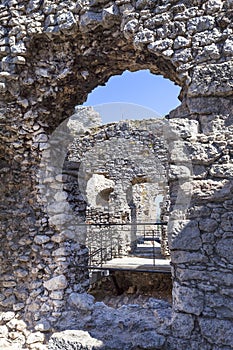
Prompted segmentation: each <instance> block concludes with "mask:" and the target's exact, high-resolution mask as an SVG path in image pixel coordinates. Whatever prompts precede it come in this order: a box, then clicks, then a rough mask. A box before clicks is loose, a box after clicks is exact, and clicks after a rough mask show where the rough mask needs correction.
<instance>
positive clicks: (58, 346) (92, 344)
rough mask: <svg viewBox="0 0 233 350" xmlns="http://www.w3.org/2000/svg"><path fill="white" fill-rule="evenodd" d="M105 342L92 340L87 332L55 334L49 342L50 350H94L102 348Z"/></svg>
mask: <svg viewBox="0 0 233 350" xmlns="http://www.w3.org/2000/svg"><path fill="white" fill-rule="evenodd" d="M102 346H103V342H102V341H100V340H97V339H95V338H92V337H91V336H90V334H89V333H88V332H85V331H75V330H73V331H70V330H67V331H64V332H60V333H54V334H53V335H52V337H51V338H50V340H49V345H48V349H49V350H73V349H76V350H84V349H86V350H92V349H93V350H94V349H98V348H101V347H102Z"/></svg>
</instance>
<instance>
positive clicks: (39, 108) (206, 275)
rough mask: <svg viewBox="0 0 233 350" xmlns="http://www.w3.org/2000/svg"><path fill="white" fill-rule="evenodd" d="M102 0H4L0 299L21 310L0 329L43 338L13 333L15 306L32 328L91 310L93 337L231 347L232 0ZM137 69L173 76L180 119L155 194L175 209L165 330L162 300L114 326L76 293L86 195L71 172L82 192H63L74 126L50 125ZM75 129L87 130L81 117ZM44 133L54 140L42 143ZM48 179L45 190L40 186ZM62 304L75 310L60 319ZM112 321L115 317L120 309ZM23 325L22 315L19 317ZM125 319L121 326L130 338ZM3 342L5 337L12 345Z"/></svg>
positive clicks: (80, 282) (85, 324)
mask: <svg viewBox="0 0 233 350" xmlns="http://www.w3.org/2000/svg"><path fill="white" fill-rule="evenodd" d="M5 5H7V6H5ZM24 5H25V6H24ZM109 5H110V4H109V3H106V2H105V1H90V2H82V1H81V2H80V1H79V2H72V1H70V2H69V3H68V2H63V1H62V2H59V4H57V3H54V4H51V6H50V5H49V4H48V3H47V2H43V1H39V2H33V1H30V2H28V4H17V2H12V1H4V5H3V7H4V14H3V16H4V20H3V24H2V27H3V28H2V29H1V33H2V34H3V35H4V38H3V41H2V43H3V45H2V46H1V52H0V55H1V69H2V72H1V77H0V78H1V83H0V88H1V92H2V95H1V113H2V111H3V118H2V117H1V141H2V143H1V151H2V150H3V152H4V153H5V157H4V159H6V163H5V162H4V167H3V168H2V169H4V170H3V174H7V177H6V176H5V175H2V174H1V176H2V177H3V179H4V181H3V183H2V184H1V187H2V188H1V201H2V202H1V208H3V221H2V222H1V230H2V232H4V234H3V235H2V237H1V246H2V248H1V253H0V258H1V266H3V271H2V272H3V273H2V274H1V279H2V280H1V282H2V283H1V294H0V303H1V309H2V310H4V311H12V310H13V311H14V314H12V313H11V314H10V315H9V314H7V315H5V316H6V317H11V316H12V317H14V316H13V315H16V317H15V319H13V321H12V322H10V323H9V322H7V326H6V327H8V330H6V329H5V328H4V332H5V330H6V332H7V333H9V337H8V339H10V337H15V336H16V337H18V338H19V342H21V341H23V342H24V343H28V344H29V343H30V342H33V341H35V340H38V339H39V342H43V341H44V339H46V336H44V334H40V333H39V334H38V333H36V335H35V334H34V335H33V336H31V334H30V335H29V336H28V337H29V339H27V340H28V341H27V342H26V339H25V334H26V335H27V334H29V333H28V332H27V331H24V330H23V336H22V334H20V335H19V336H18V335H17V333H16V332H14V335H13V334H12V327H15V326H14V325H15V320H16V322H18V320H20V319H21V318H23V319H24V320H26V321H27V322H28V325H29V328H30V329H36V330H42V332H44V331H45V332H52V331H54V329H60V328H59V327H62V326H61V325H65V326H64V327H68V328H71V327H76V326H77V325H78V326H77V327H82V329H90V327H92V324H91V321H90V318H89V316H90V314H92V315H93V318H95V316H96V320H97V322H96V324H97V323H98V325H100V326H99V328H98V327H97V328H98V329H97V331H96V329H95V330H93V328H92V331H93V332H92V335H93V336H94V337H96V338H98V337H99V336H100V334H102V333H101V332H102V330H103V327H105V325H106V327H105V330H106V332H105V334H104V335H103V334H102V335H101V337H100V338H101V340H103V342H104V346H106V348H111V347H110V346H108V345H109V342H110V340H109V339H110V338H111V339H112V338H113V336H114V337H115V338H114V339H113V340H114V341H115V344H118V345H119V348H121V349H122V348H126V349H130V348H132V349H135V348H146V347H148V348H159V347H160V348H162V347H164V348H166V347H167V348H171V349H181V348H185V349H188V348H190V346H191V347H195V348H200V349H202V348H203V349H204V348H206V349H215V348H216V349H217V348H218V349H224V350H225V349H226V348H228V347H232V329H233V327H232V320H231V318H230V317H231V315H232V306H231V305H232V303H231V299H230V297H231V294H230V292H231V290H230V289H231V287H232V268H231V266H230V265H229V264H228V261H230V259H231V255H230V254H231V251H229V250H226V249H224V247H225V245H228V246H229V242H230V241H231V237H229V235H230V234H229V232H231V220H230V214H229V213H228V212H227V211H228V210H229V208H231V204H232V203H231V202H230V201H231V200H232V198H231V197H232V181H231V180H230V181H229V178H230V179H231V175H232V174H231V171H229V169H231V163H230V159H231V158H232V154H231V152H230V150H231V144H232V140H231V138H230V137H231V135H232V133H231V129H230V127H231V126H230V124H231V119H230V115H229V111H230V110H231V106H232V101H231V94H232V87H231V82H230V77H231V75H230V74H229V76H228V75H227V74H226V72H228V71H230V70H231V69H232V67H231V61H230V58H231V51H232V50H231V40H230V36H229V35H230V34H229V33H231V28H230V26H231V21H230V20H229V18H230V10H231V9H230V8H231V4H230V1H225V2H224V1H215V2H211V1H207V2H204V1H203V3H202V2H201V1H194V2H188V1H184V2H183V3H179V4H176V3H175V4H174V3H173V2H166V3H165V2H163V4H162V2H157V1H144V0H143V1H141V0H139V1H136V2H128V3H126V2H122V1H116V2H114V3H113V4H112V5H110V6H109ZM8 12H9V13H8ZM19 17H20V18H19ZM33 19H36V22H34V21H33ZM9 25H10V26H11V27H9ZM212 31H213V32H214V35H212V36H211V35H210V32H212ZM215 34H216V35H215ZM143 69H149V70H150V72H151V73H153V74H161V75H163V76H164V77H166V78H168V79H170V80H171V81H174V82H175V83H177V84H178V85H179V86H181V87H182V92H181V94H180V99H181V100H182V104H181V106H180V107H178V109H176V111H174V112H172V113H170V114H169V118H170V119H173V120H172V122H174V124H173V125H175V127H174V128H173V130H172V132H170V134H169V132H168V134H169V137H170V140H171V144H170V159H169V166H170V171H169V196H168V197H169V198H165V197H164V200H165V201H166V200H167V201H168V202H169V201H170V203H169V205H168V207H165V209H164V215H168V213H172V220H171V221H172V222H171V223H170V228H169V229H170V232H172V235H170V247H171V249H172V264H173V269H172V274H173V278H174V291H173V295H174V298H173V300H174V308H173V313H174V317H173V319H172V327H171V328H170V327H169V326H166V323H165V322H164V323H163V325H162V326H163V327H160V323H159V324H158V323H156V322H155V323H156V325H155V328H159V331H161V333H163V334H164V336H163V335H162V336H160V335H158V334H157V333H156V332H154V329H152V330H151V328H150V325H151V324H153V325H154V324H155V323H154V319H155V314H159V316H160V315H161V318H162V319H163V320H164V319H166V317H167V314H166V312H165V317H163V315H164V314H163V313H159V311H158V313H157V310H158V308H157V309H156V306H154V304H153V303H152V304H150V305H149V308H150V310H152V311H151V313H150V311H148V310H146V311H145V310H144V311H143V310H142V309H140V311H139V313H140V315H139V318H134V317H135V308H133V311H132V310H131V312H129V313H126V315H124V316H125V317H124V319H123V321H122V318H121V316H122V315H119V313H121V312H122V310H120V311H119V312H118V315H119V322H118V324H117V327H118V328H111V327H109V322H110V319H109V314H108V313H109V312H110V310H109V309H107V311H106V307H104V306H103V305H102V306H101V305H100V304H99V305H97V306H95V305H94V303H93V301H92V298H90V296H87V295H86V294H85V293H84V291H85V290H86V288H87V286H88V281H87V278H86V273H85V271H84V270H82V269H80V270H78V271H77V268H76V266H74V265H75V264H76V265H77V264H79V263H80V262H82V263H83V262H85V259H86V254H87V250H86V249H85V246H84V244H83V240H82V238H83V237H85V233H86V232H85V230H83V229H82V227H83V226H82V225H80V226H77V224H78V223H80V222H81V223H82V222H83V221H82V220H80V222H79V219H80V216H82V214H83V213H84V212H85V210H86V201H85V198H84V197H83V196H82V193H81V191H79V187H78V184H75V183H74V188H75V189H76V190H77V196H78V197H79V198H78V205H77V202H75V201H73V202H72V200H73V199H75V200H76V197H75V198H72V196H70V197H69V194H68V192H70V188H69V184H67V178H66V180H64V177H63V175H68V176H71V177H75V176H76V175H77V174H76V173H77V168H76V166H77V164H70V167H69V169H68V170H69V174H68V172H67V174H62V167H63V163H64V158H65V155H66V153H65V152H66V151H67V145H68V144H69V142H70V139H68V140H67V139H66V136H65V135H66V133H65V132H64V129H62V127H61V129H62V130H61V129H60V130H59V132H61V133H60V139H59V138H57V139H56V140H54V138H53V137H54V133H55V134H56V132H57V131H58V130H57V127H58V126H59V125H61V123H62V121H64V120H65V119H66V118H67V117H69V116H70V115H71V114H72V113H73V111H74V107H75V105H77V104H79V105H80V104H82V103H84V101H85V100H86V98H87V95H88V93H90V92H91V91H92V90H93V89H94V88H96V87H97V86H98V85H101V84H105V83H106V82H107V81H108V79H109V78H110V77H111V76H114V75H119V74H122V73H123V72H124V71H126V70H129V71H131V72H133V71H138V70H143ZM102 131H103V130H102ZM168 131H171V130H168ZM84 132H87V134H86V136H88V135H89V134H88V130H86V131H85V130H84ZM104 135H105V133H104V132H103V133H100V134H98V137H103V136H104ZM177 135H178V136H177ZM56 136H58V133H57V135H56ZM108 137H109V136H108ZM177 137H178V140H177ZM179 137H180V138H181V140H180V139H179ZM222 137H223V140H222ZM48 138H49V139H50V140H49V141H55V142H54V143H53V144H52V142H47V140H48ZM64 140H65V142H64ZM179 141H181V142H179ZM182 141H184V142H183V143H182ZM184 143H185V145H186V146H187V148H188V154H189V156H190V157H191V160H192V162H193V163H194V186H193V197H192V199H191V200H190V197H189V194H188V189H187V187H188V186H187V184H188V183H189V182H190V172H191V171H190V167H189V166H187V164H188V161H187V158H186V159H185V157H184V155H183V154H182V146H183V144H184ZM84 149H85V147H84ZM42 151H46V152H45V154H44V153H43V154H42ZM50 151H51V152H50ZM63 151H64V152H63ZM86 151H88V150H87V149H85V152H84V153H86ZM49 153H50V154H49ZM51 153H52V154H51ZM184 153H185V152H184ZM46 157H47V158H46ZM45 158H46V161H44V160H45ZM41 159H42V161H41ZM50 160H51V161H50ZM46 162H47V163H46ZM182 162H183V163H184V164H183V163H182ZM181 164H183V165H182V166H181ZM40 166H41V167H42V170H45V171H44V172H43V171H42V173H43V175H45V176H44V177H43V180H44V181H40V180H41V177H40V171H39V170H38V168H39V167H40ZM43 167H44V168H43ZM38 174H39V175H38ZM98 174H102V175H105V174H104V173H102V172H101V171H100V172H98ZM138 174H140V172H138ZM138 174H137V175H138ZM86 180H88V179H86V178H83V182H85V181H86ZM47 184H50V187H51V189H52V190H51V192H46V191H44V189H47V188H48V185H47ZM65 186H67V192H66V189H65V188H64V187H65ZM123 189H124V188H123ZM124 190H125V189H124ZM41 192H42V193H41ZM50 195H51V196H50ZM112 195H113V193H111V194H110V196H109V198H110V197H111V196H112ZM22 198H23V200H22ZM119 201H120V199H119ZM122 202H125V198H123V199H122ZM71 204H72V205H71ZM184 208H185V210H183V209H184ZM186 209H187V210H186ZM74 213H75V214H74ZM76 214H77V215H76ZM124 215H125V213H124ZM84 217H85V215H83V218H84ZM125 217H126V218H127V216H125ZM226 220H227V225H225V222H226ZM77 227H79V228H78V229H77ZM229 228H230V229H229ZM226 255H227V256H226ZM223 291H224V293H226V294H224V293H223ZM227 293H228V294H227ZM223 294H224V295H223ZM216 300H217V302H216ZM98 308H102V309H101V310H102V311H103V313H101V312H100V311H99V310H100V309H98ZM97 309H98V310H97ZM155 310H156V312H155ZM83 314H85V315H87V316H88V317H83ZM99 314H101V320H100V318H98V315H99ZM103 314H104V315H105V316H106V317H105V323H104V326H103V322H102V318H103ZM112 314H114V313H112ZM148 314H150V317H148ZM62 317H64V318H66V320H65V321H69V322H70V323H69V322H61V321H62ZM158 318H159V321H160V317H158ZM158 318H157V319H156V320H157V321H158ZM167 318H169V315H168V317H167ZM1 319H2V318H1ZM132 319H134V322H133V323H129V320H130V321H131V320H132ZM139 319H140V322H138V320H139ZM8 320H9V319H6V321H8ZM111 320H112V324H114V322H115V314H114V317H112V319H111ZM148 320H149V321H150V322H149V323H148V322H147V321H148ZM213 320H214V322H213ZM92 321H93V319H92ZM141 322H143V325H142V324H141ZM10 325H11V326H10ZM12 325H13V326H12ZM181 325H182V327H181ZM183 325H185V326H184V327H183ZM22 327H24V324H23V325H22V323H20V324H18V326H17V327H15V328H16V329H17V330H19V329H22ZM161 328H163V331H162V330H161ZM122 329H123V330H124V331H125V330H127V337H125V338H127V339H126V340H125V339H122ZM148 329H149V331H148ZM222 329H224V336H223V332H222ZM115 330H116V332H115ZM145 330H146V331H145ZM150 330H151V331H150ZM107 331H108V332H107ZM98 332H99V333H98ZM132 332H133V335H132ZM21 333H22V332H21ZM105 335H106V336H105ZM26 337H27V336H26ZM28 337H27V338H28ZM108 337H109V338H108ZM119 339H120V340H121V341H122V342H119ZM14 340H15V339H14ZM45 341H46V340H45ZM124 341H125V342H124ZM10 342H11V343H12V341H11V340H10ZM10 342H7V343H5V344H4V345H2V343H1V345H2V346H3V347H8V345H9V346H10V345H11V343H10ZM145 342H146V344H145ZM115 344H114V345H113V344H111V346H112V345H113V346H112V347H114V346H115ZM29 345H30V346H31V343H30V344H29ZM98 345H99V343H98ZM131 345H132V346H131ZM35 346H37V345H35ZM31 347H32V346H31ZM38 347H40V346H38Z"/></svg>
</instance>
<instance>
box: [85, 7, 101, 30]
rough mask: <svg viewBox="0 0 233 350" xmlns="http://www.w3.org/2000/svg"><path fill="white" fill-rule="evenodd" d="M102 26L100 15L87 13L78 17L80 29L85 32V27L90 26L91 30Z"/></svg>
mask: <svg viewBox="0 0 233 350" xmlns="http://www.w3.org/2000/svg"><path fill="white" fill-rule="evenodd" d="M101 24H102V13H97V12H92V11H88V12H85V14H83V15H81V17H80V27H81V28H82V30H87V28H86V27H88V26H91V27H92V29H94V28H97V27H98V26H99V25H101Z"/></svg>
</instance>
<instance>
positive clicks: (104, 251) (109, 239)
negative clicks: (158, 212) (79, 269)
mask: <svg viewBox="0 0 233 350" xmlns="http://www.w3.org/2000/svg"><path fill="white" fill-rule="evenodd" d="M80 225H82V226H83V225H85V226H87V227H88V228H91V227H93V228H94V230H96V229H97V230H98V228H99V229H100V231H99V237H97V235H96V231H94V232H93V239H92V238H91V239H90V240H89V241H88V240H87V247H88V249H89V252H90V254H89V263H88V265H89V266H93V265H96V267H98V266H100V267H102V266H103V264H104V263H106V262H107V261H109V260H112V259H113V258H118V257H122V256H123V254H122V252H121V243H122V233H123V232H124V231H125V227H129V226H131V227H133V228H135V231H134V235H135V238H136V239H135V241H132V242H130V243H131V244H132V245H134V246H136V247H137V245H138V244H139V243H144V242H145V241H151V243H152V247H151V248H152V253H151V258H152V259H153V265H154V266H155V260H156V247H155V242H158V243H160V241H161V227H162V226H166V225H167V222H144V223H142V222H133V223H111V222H107V223H106V222H105V223H102V222H99V223H91V222H87V223H86V224H80ZM114 226H115V227H121V230H120V231H118V230H117V231H116V230H114V231H112V230H111V228H112V227H114ZM146 226H149V229H146ZM141 227H142V228H141ZM153 227H154V228H153ZM105 229H107V231H105ZM108 229H109V230H108ZM97 234H98V231H97ZM97 238H99V242H97ZM98 244H99V245H100V246H99V247H98ZM93 249H94V251H93ZM157 249H158V247H157ZM125 255H126V254H124V256H125ZM132 255H133V252H132V253H131V256H132ZM93 257H96V259H93Z"/></svg>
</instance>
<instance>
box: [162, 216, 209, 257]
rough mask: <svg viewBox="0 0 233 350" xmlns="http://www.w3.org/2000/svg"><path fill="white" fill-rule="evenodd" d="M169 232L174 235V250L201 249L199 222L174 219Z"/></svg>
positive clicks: (172, 243)
mask: <svg viewBox="0 0 233 350" xmlns="http://www.w3.org/2000/svg"><path fill="white" fill-rule="evenodd" d="M168 232H169V233H170V235H172V240H171V241H170V248H171V249H172V250H177V249H179V250H190V251H192V250H199V249H200V247H201V245H202V243H201V236H200V230H199V228H198V223H197V222H195V221H178V220H173V221H171V222H170V223H169V226H168Z"/></svg>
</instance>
